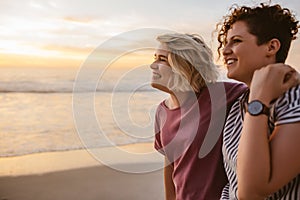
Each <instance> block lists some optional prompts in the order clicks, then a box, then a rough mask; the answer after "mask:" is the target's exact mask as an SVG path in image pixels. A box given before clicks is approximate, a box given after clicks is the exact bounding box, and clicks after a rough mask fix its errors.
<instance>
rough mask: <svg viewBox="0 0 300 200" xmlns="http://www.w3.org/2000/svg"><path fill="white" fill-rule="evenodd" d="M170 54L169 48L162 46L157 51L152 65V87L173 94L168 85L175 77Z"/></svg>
mask: <svg viewBox="0 0 300 200" xmlns="http://www.w3.org/2000/svg"><path fill="white" fill-rule="evenodd" d="M168 54H169V52H168V50H167V47H166V46H165V45H162V44H161V45H159V46H158V48H157V49H156V50H155V54H154V62H153V63H152V64H151V65H150V68H151V69H152V78H151V86H152V87H154V88H157V89H159V90H162V91H164V92H168V93H171V91H170V90H169V88H168V84H169V82H170V79H171V77H172V75H173V71H172V68H171V66H170V64H169V62H168Z"/></svg>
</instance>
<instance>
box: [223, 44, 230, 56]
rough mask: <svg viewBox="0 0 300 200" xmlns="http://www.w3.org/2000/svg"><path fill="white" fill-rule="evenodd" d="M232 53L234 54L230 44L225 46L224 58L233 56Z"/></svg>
mask: <svg viewBox="0 0 300 200" xmlns="http://www.w3.org/2000/svg"><path fill="white" fill-rule="evenodd" d="M231 53H232V50H231V48H230V47H229V45H228V44H227V45H225V46H224V48H223V50H222V54H223V56H226V55H229V54H231Z"/></svg>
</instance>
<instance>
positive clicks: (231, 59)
mask: <svg viewBox="0 0 300 200" xmlns="http://www.w3.org/2000/svg"><path fill="white" fill-rule="evenodd" d="M268 48H269V47H268V45H267V44H262V45H259V46H258V45H257V38H256V36H254V35H252V34H251V33H249V31H248V26H247V24H246V23H245V22H243V21H237V22H235V23H234V24H233V26H232V28H231V29H230V30H229V31H228V33H227V44H226V45H225V47H224V50H223V56H224V62H225V66H226V67H227V70H228V73H227V76H228V78H232V79H235V80H238V81H242V82H244V83H246V84H248V85H250V83H251V79H252V76H253V73H254V71H255V70H256V69H259V68H261V67H263V66H266V65H268V64H270V58H269V56H268Z"/></svg>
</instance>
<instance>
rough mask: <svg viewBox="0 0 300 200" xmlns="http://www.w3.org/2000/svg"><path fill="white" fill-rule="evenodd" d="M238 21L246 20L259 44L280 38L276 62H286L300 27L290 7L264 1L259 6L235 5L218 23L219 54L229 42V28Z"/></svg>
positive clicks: (249, 29) (250, 31)
mask: <svg viewBox="0 0 300 200" xmlns="http://www.w3.org/2000/svg"><path fill="white" fill-rule="evenodd" d="M237 21H243V22H246V24H247V25H248V31H249V33H251V34H252V35H255V36H256V37H257V45H261V44H265V43H267V42H268V41H270V40H271V39H273V38H276V39H278V40H279V41H280V43H281V46H280V49H279V51H278V52H277V54H276V62H283V63H284V62H285V60H286V58H287V55H288V52H289V49H290V45H291V41H292V40H295V39H296V34H297V33H298V28H299V25H298V21H297V20H296V19H295V16H294V15H293V14H292V13H291V11H290V10H289V9H287V8H282V7H281V6H280V5H278V4H276V5H272V6H271V5H266V4H263V3H262V4H260V6H257V7H247V6H242V7H238V6H237V5H233V6H232V7H231V8H230V14H229V15H227V16H225V17H224V18H223V22H221V23H220V24H218V25H217V30H218V29H219V30H218V42H219V47H218V53H219V56H220V55H221V51H222V48H224V46H225V45H226V43H227V39H226V37H227V33H228V30H229V29H231V28H232V25H233V24H234V23H235V22H237Z"/></svg>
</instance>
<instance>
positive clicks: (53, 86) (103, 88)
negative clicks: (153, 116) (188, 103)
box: [0, 81, 154, 93]
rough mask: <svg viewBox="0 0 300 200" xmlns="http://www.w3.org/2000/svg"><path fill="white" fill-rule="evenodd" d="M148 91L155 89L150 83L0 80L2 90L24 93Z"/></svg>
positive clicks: (3, 91) (2, 91) (4, 91)
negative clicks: (97, 83) (116, 83)
mask: <svg viewBox="0 0 300 200" xmlns="http://www.w3.org/2000/svg"><path fill="white" fill-rule="evenodd" d="M136 91H139V92H147V91H154V89H153V88H151V86H150V85H141V86H137V85H136V84H134V83H131V84H128V83H127V84H124V85H114V84H109V83H108V84H101V85H98V86H97V85H96V86H95V84H94V83H91V82H85V83H81V84H77V85H76V87H75V82H74V81H64V82H55V83H45V82H36V81H19V82H0V92H1V93H8V92H22V93H73V92H136Z"/></svg>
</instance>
